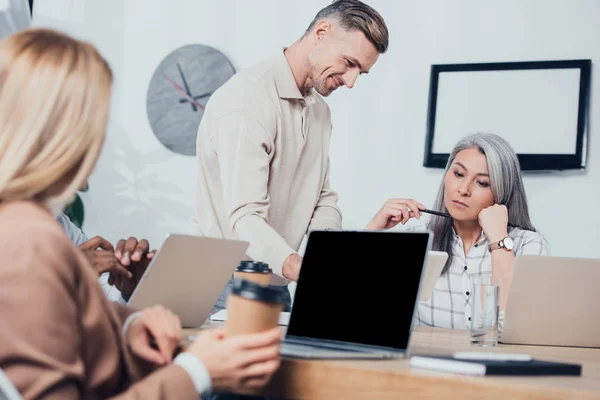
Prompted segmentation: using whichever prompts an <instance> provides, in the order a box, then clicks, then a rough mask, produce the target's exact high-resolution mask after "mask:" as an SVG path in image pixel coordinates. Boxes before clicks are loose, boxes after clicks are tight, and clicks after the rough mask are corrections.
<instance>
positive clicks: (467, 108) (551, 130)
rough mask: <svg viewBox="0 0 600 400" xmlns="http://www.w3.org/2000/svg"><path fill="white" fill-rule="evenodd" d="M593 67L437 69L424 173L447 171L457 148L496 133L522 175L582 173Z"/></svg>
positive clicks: (575, 63)
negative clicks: (515, 158)
mask: <svg viewBox="0 0 600 400" xmlns="http://www.w3.org/2000/svg"><path fill="white" fill-rule="evenodd" d="M590 71H591V60H561V61H530V62H501V63H481V64H443V65H432V67H431V80H430V89H429V111H428V116H427V137H426V140H425V157H424V162H423V165H424V166H425V167H432V168H444V167H445V166H446V163H447V161H448V156H449V153H450V152H451V151H452V148H453V147H454V145H455V144H456V143H457V142H458V141H459V140H460V139H461V138H462V137H464V136H466V135H468V134H471V133H476V132H488V133H496V134H498V135H500V136H502V137H503V138H504V139H506V140H507V141H508V142H509V143H510V144H511V145H512V146H513V148H514V149H515V151H516V153H517V155H518V156H519V161H520V163H521V169H522V170H529V171H533V170H542V171H544V170H566V169H584V168H585V165H586V150H587V120H588V103H589V91H590Z"/></svg>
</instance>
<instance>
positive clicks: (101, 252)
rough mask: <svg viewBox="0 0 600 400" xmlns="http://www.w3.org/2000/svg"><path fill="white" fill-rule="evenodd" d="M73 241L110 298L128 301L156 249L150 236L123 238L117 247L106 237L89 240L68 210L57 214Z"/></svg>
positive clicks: (111, 299) (123, 301)
mask: <svg viewBox="0 0 600 400" xmlns="http://www.w3.org/2000/svg"><path fill="white" fill-rule="evenodd" d="M57 220H58V223H59V224H60V226H61V227H62V228H63V230H64V231H65V233H66V234H67V236H68V237H69V240H71V242H72V243H73V244H74V245H76V246H79V248H80V249H81V250H82V251H83V254H85V256H86V257H87V258H88V260H89V261H90V263H91V264H92V267H93V268H94V269H95V270H96V272H97V273H98V276H99V279H98V280H99V282H100V285H101V286H102V289H103V290H104V293H106V296H107V297H108V299H109V300H110V301H116V302H119V303H126V302H127V301H128V300H129V297H130V296H131V294H132V293H133V289H135V287H136V286H137V284H138V283H139V281H140V279H141V278H142V275H144V272H145V271H146V268H148V265H149V264H150V261H152V257H153V256H154V254H155V253H156V250H153V251H150V250H149V249H150V244H149V243H148V241H147V240H146V239H142V240H138V239H136V238H134V237H130V238H129V239H127V240H125V239H121V240H119V241H118V242H117V247H116V249H115V248H114V247H113V245H112V244H111V243H110V242H109V241H107V240H106V239H104V238H102V237H100V236H96V237H94V238H92V239H88V237H87V236H86V234H85V233H84V232H83V231H82V230H81V229H79V228H78V227H77V225H75V224H74V223H73V222H72V221H71V220H70V219H69V217H68V216H67V215H66V214H65V213H60V214H59V215H58V217H57Z"/></svg>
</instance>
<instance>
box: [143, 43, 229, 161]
mask: <svg viewBox="0 0 600 400" xmlns="http://www.w3.org/2000/svg"><path fill="white" fill-rule="evenodd" d="M234 74H235V70H234V69H233V66H232V65H231V62H229V60H228V59H227V57H225V56H224V55H223V53H221V52H220V51H218V50H216V49H214V48H212V47H208V46H204V45H201V44H190V45H187V46H183V47H180V48H178V49H176V50H174V51H173V52H171V53H170V54H168V55H167V56H166V57H165V58H164V59H163V60H162V61H161V63H160V64H159V65H158V68H157V69H156V71H155V72H154V75H152V79H151V80H150V85H149V86H148V94H147V96H146V111H147V112H148V120H149V121H150V126H151V127H152V131H153V132H154V135H156V138H157V139H158V140H159V142H161V143H162V144H163V145H164V146H165V147H166V148H167V149H169V150H171V151H173V152H175V153H178V154H183V155H189V156H193V155H195V154H196V135H197V133H198V125H199V124H200V121H201V120H202V115H203V114H204V107H205V106H206V103H207V102H208V99H209V98H210V95H211V94H212V93H213V92H214V91H215V90H217V89H218V88H219V87H221V85H223V84H224V83H225V82H227V80H229V78H231V77H232V76H233V75H234Z"/></svg>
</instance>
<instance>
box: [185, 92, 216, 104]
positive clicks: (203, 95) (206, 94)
mask: <svg viewBox="0 0 600 400" xmlns="http://www.w3.org/2000/svg"><path fill="white" fill-rule="evenodd" d="M211 94H213V92H208V93H204V94H199V95H197V96H193V97H192V98H193V99H194V100H198V99H201V98H203V97H208V96H210V95H211ZM188 101H189V100H188V99H179V102H180V103H187V102H188Z"/></svg>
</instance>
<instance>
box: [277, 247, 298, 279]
mask: <svg viewBox="0 0 600 400" xmlns="http://www.w3.org/2000/svg"><path fill="white" fill-rule="evenodd" d="M301 266H302V257H300V255H299V254H298V253H292V254H290V255H289V256H288V258H286V259H285V262H284V263H283V268H282V269H281V272H282V274H283V277H284V278H286V279H289V280H290V281H294V282H297V281H298V276H299V275H300V267H301Z"/></svg>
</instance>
